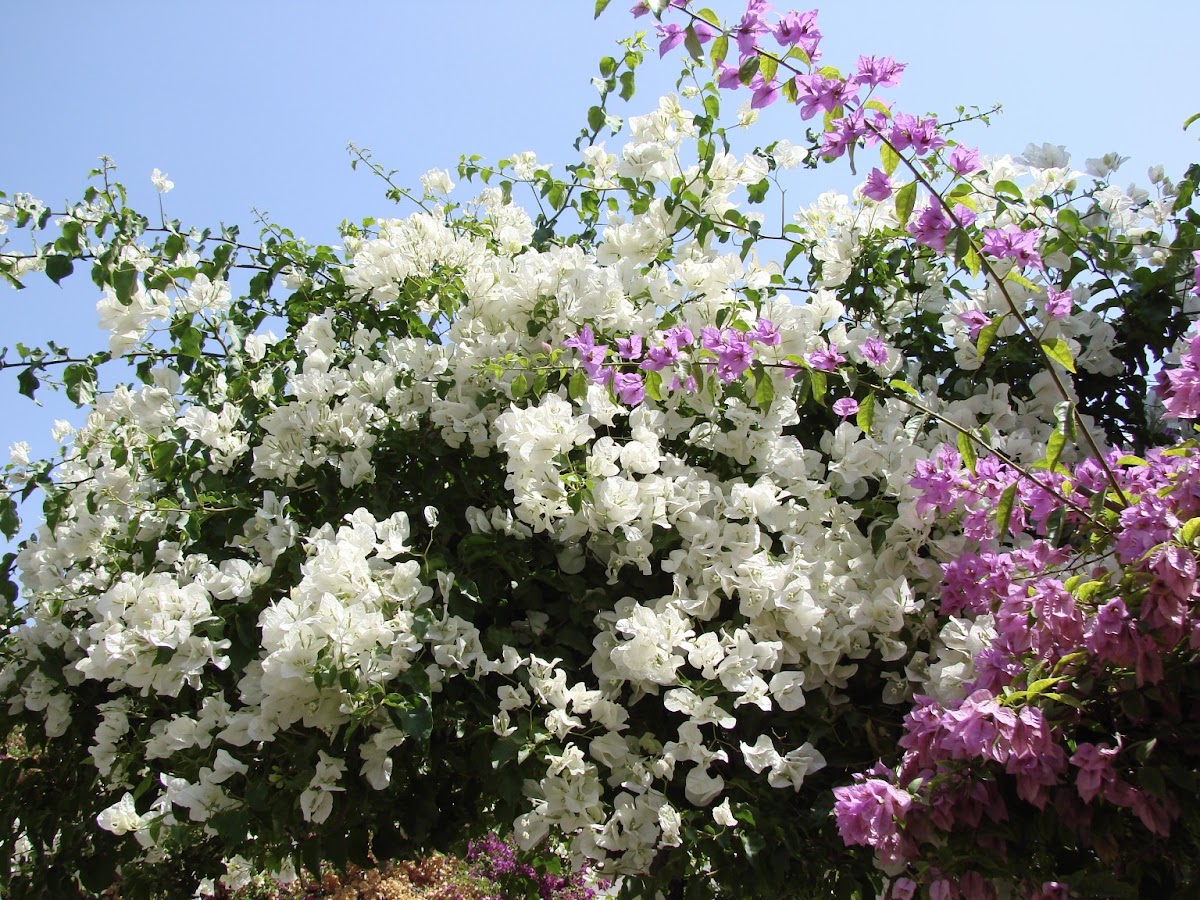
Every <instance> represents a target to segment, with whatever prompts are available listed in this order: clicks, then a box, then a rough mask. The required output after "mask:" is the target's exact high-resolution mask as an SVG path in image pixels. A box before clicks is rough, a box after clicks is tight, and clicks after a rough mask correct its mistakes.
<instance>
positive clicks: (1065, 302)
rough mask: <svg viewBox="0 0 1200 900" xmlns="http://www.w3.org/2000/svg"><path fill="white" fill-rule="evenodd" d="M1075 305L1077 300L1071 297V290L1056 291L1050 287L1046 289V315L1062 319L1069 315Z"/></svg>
mask: <svg viewBox="0 0 1200 900" xmlns="http://www.w3.org/2000/svg"><path fill="white" fill-rule="evenodd" d="M1074 306H1075V301H1074V299H1073V298H1072V297H1071V292H1070V291H1069V290H1066V291H1056V290H1055V289H1054V288H1050V289H1049V290H1048V291H1046V315H1048V316H1049V317H1050V318H1052V319H1061V318H1063V316H1066V315H1068V314H1069V313H1070V312H1071V310H1072V309H1073V308H1074Z"/></svg>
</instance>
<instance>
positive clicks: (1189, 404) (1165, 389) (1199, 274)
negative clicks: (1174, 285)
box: [1158, 250, 1200, 419]
mask: <svg viewBox="0 0 1200 900" xmlns="http://www.w3.org/2000/svg"><path fill="white" fill-rule="evenodd" d="M1196 253H1197V254H1198V257H1197V259H1198V261H1200V250H1197V251H1196ZM1196 284H1197V286H1198V287H1197V291H1198V292H1200V266H1197V267H1196ZM1158 395H1159V397H1161V398H1162V401H1163V405H1164V406H1165V407H1166V408H1167V412H1169V413H1170V414H1171V415H1173V416H1176V417H1178V418H1180V419H1200V334H1196V335H1194V336H1193V337H1192V339H1191V341H1190V342H1189V343H1188V348H1187V351H1186V352H1185V353H1184V354H1183V356H1182V358H1181V359H1180V361H1179V365H1178V366H1177V367H1176V368H1173V369H1163V370H1160V371H1159V373H1158Z"/></svg>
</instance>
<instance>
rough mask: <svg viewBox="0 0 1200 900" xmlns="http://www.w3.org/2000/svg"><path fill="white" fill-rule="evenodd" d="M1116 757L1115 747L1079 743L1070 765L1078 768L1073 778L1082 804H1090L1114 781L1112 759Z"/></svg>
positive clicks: (1114, 773)
mask: <svg viewBox="0 0 1200 900" xmlns="http://www.w3.org/2000/svg"><path fill="white" fill-rule="evenodd" d="M1116 755H1117V748H1116V747H1108V746H1106V745H1104V744H1100V745H1099V746H1096V745H1095V744H1089V743H1087V742H1084V743H1081V744H1080V745H1079V746H1078V747H1077V748H1076V750H1075V755H1074V756H1072V757H1071V760H1070V762H1071V765H1073V766H1077V767H1078V768H1079V773H1078V774H1077V775H1076V776H1075V787H1076V789H1077V790H1078V791H1079V796H1080V797H1082V798H1083V802H1084V803H1091V802H1092V800H1093V799H1095V797H1096V796H1097V795H1098V794H1100V793H1101V791H1103V790H1104V789H1105V787H1107V786H1108V785H1109V784H1111V783H1112V782H1113V781H1115V780H1116V778H1117V774H1116V772H1114V771H1113V767H1112V759H1113V757H1114V756H1116Z"/></svg>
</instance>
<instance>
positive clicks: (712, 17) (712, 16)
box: [696, 7, 721, 31]
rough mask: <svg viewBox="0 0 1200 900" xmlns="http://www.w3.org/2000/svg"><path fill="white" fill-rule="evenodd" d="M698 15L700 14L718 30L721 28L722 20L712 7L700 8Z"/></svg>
mask: <svg viewBox="0 0 1200 900" xmlns="http://www.w3.org/2000/svg"><path fill="white" fill-rule="evenodd" d="M696 15H698V16H699V17H700V18H702V19H703V20H704V21H705V22H707V23H708V24H709V25H711V26H712V27H713V28H716V29H717V30H718V31H720V30H721V20H720V19H719V18H718V17H717V14H716V13H715V12H713V11H712V10H711V9H709V8H708V7H705V8H704V9H701V10H699V11H698V12H697V13H696Z"/></svg>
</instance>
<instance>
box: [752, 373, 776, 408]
mask: <svg viewBox="0 0 1200 900" xmlns="http://www.w3.org/2000/svg"><path fill="white" fill-rule="evenodd" d="M774 402H775V382H774V380H772V378H771V373H770V372H769V371H768V370H767V369H765V368H764V369H762V370H761V371H760V372H759V373H758V381H757V382H756V383H755V385H754V405H755V406H757V407H758V408H759V409H761V410H762V411H763V412H770V410H771V404H772V403H774Z"/></svg>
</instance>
